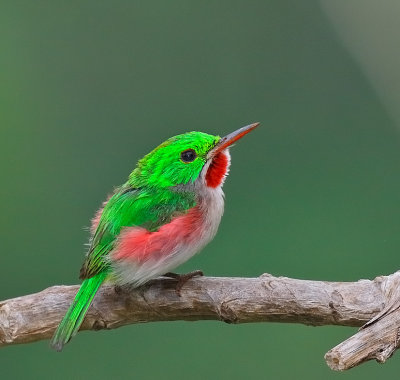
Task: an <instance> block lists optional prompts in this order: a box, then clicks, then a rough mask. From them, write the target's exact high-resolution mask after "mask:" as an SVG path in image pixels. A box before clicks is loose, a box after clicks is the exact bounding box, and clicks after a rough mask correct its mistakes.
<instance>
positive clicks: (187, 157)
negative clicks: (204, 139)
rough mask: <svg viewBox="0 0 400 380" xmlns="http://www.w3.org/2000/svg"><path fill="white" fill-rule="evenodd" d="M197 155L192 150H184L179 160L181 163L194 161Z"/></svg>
mask: <svg viewBox="0 0 400 380" xmlns="http://www.w3.org/2000/svg"><path fill="white" fill-rule="evenodd" d="M196 157H197V154H196V152H195V151H194V150H193V149H186V150H184V151H183V152H182V153H181V160H182V161H183V162H192V161H194V160H195V159H196Z"/></svg>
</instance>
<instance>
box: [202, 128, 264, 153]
mask: <svg viewBox="0 0 400 380" xmlns="http://www.w3.org/2000/svg"><path fill="white" fill-rule="evenodd" d="M259 125H260V123H253V124H250V125H246V126H245V127H242V128H240V129H238V130H237V131H235V132H232V133H230V134H229V135H226V136H225V137H222V138H221V139H220V140H219V141H218V143H217V145H215V147H214V148H212V149H211V150H210V151H209V152H208V158H211V157H215V156H216V155H217V154H218V153H220V152H222V151H223V150H224V149H226V148H228V147H229V146H230V145H232V144H233V143H235V142H236V141H238V140H239V139H241V138H242V137H243V136H244V135H247V134H248V133H249V132H251V131H252V130H253V129H255V128H257V127H258V126H259Z"/></svg>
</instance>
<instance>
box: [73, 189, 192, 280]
mask: <svg viewBox="0 0 400 380" xmlns="http://www.w3.org/2000/svg"><path fill="white" fill-rule="evenodd" d="M194 206H195V198H194V194H193V193H192V192H176V191H172V190H164V191H161V192H160V191H154V190H151V189H134V188H128V189H126V188H125V189H119V190H116V192H115V193H114V195H113V196H112V197H111V198H110V199H109V201H108V202H107V204H106V205H105V207H104V209H103V211H102V213H101V217H100V220H99V223H98V226H97V228H96V231H95V233H94V235H93V238H92V240H91V244H90V248H89V251H88V253H87V255H86V259H85V262H84V263H83V265H82V268H81V271H80V278H82V279H85V278H91V277H93V276H94V275H96V274H97V273H100V272H102V271H104V270H107V269H108V266H109V264H108V261H107V260H105V256H106V255H107V254H108V253H109V252H110V251H111V250H112V249H113V247H114V243H115V241H116V239H117V237H118V235H119V234H120V232H121V230H122V228H123V227H133V226H138V227H142V228H145V229H146V230H148V231H150V232H153V231H157V230H158V229H159V228H160V227H161V226H163V225H164V224H166V223H169V222H170V221H171V220H172V218H174V217H175V216H179V215H182V214H184V213H186V212H187V211H188V210H189V209H190V208H192V207H194Z"/></svg>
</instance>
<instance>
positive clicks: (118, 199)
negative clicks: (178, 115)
mask: <svg viewBox="0 0 400 380" xmlns="http://www.w3.org/2000/svg"><path fill="white" fill-rule="evenodd" d="M258 125H259V123H252V124H250V125H247V126H245V127H242V128H240V129H238V130H236V131H235V132H233V133H230V134H228V135H227V136H225V137H222V138H221V137H219V136H214V135H210V134H207V133H203V132H195V131H193V132H187V133H183V134H180V135H177V136H174V137H171V138H169V139H168V140H166V141H165V142H163V143H162V144H161V145H159V146H158V147H157V148H155V149H154V150H152V151H151V152H150V153H148V154H147V155H146V156H144V157H143V158H142V159H140V160H139V161H138V163H137V165H136V167H135V169H134V170H133V171H132V172H131V173H130V175H129V177H128V180H127V181H126V182H125V183H124V184H123V185H122V186H120V187H117V188H115V190H114V191H113V193H112V194H111V195H110V196H109V198H108V199H107V200H106V201H105V202H104V203H103V204H102V206H101V208H100V209H99V210H98V211H97V212H96V214H95V216H94V217H93V219H92V223H91V228H90V231H91V237H90V240H89V249H88V251H87V254H86V257H85V260H84V263H83V265H82V267H81V270H80V276H79V277H80V279H82V280H83V282H82V284H81V286H80V288H79V290H78V292H77V294H76V296H75V298H74V300H73V302H72V304H71V306H70V307H69V309H68V311H67V313H66V314H65V316H64V318H63V319H62V321H61V322H60V324H59V325H58V327H57V329H56V331H55V333H54V335H53V338H52V340H51V342H50V346H51V347H52V348H53V349H54V350H56V351H61V350H62V349H63V347H64V346H65V344H67V343H68V342H69V341H70V340H71V338H72V337H73V336H74V335H76V333H77V332H78V330H79V328H80V326H81V324H82V322H83V320H84V318H85V315H86V313H87V311H88V309H89V306H90V304H91V303H92V301H93V298H94V296H95V294H96V292H97V291H98V289H99V288H100V286H101V285H102V284H103V283H104V282H106V281H111V282H113V283H114V284H116V286H121V287H122V286H125V285H128V286H129V287H133V288H134V287H139V286H141V285H143V284H145V283H146V282H148V281H149V280H152V279H154V278H157V277H159V276H167V277H173V278H176V279H177V280H178V283H177V293H178V295H180V291H181V288H182V286H183V285H184V283H186V281H188V280H190V279H191V278H192V277H194V276H196V275H202V272H201V271H193V272H191V273H187V274H182V275H178V274H175V273H172V272H171V271H172V270H174V269H175V268H176V267H178V266H179V265H180V264H182V263H184V262H185V261H187V260H188V259H189V258H191V257H192V256H193V255H195V254H196V253H198V252H199V251H201V250H202V249H203V248H204V247H205V246H206V245H207V244H208V243H209V242H210V241H211V240H212V239H213V238H214V236H215V234H216V232H217V230H218V227H219V224H220V221H221V217H222V214H223V211H224V193H223V191H222V186H223V184H224V181H225V178H226V176H227V175H228V172H229V167H230V152H229V149H230V147H231V146H232V144H233V143H235V142H236V141H238V140H239V139H241V138H242V137H243V136H245V135H246V134H248V133H249V132H251V131H253V130H254V129H255V128H256V127H258Z"/></svg>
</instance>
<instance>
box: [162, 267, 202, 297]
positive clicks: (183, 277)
mask: <svg viewBox="0 0 400 380" xmlns="http://www.w3.org/2000/svg"><path fill="white" fill-rule="evenodd" d="M197 276H204V273H203V271H201V270H194V271H193V272H189V273H185V274H178V273H172V272H168V273H165V274H164V277H169V278H174V279H176V280H177V283H176V285H175V293H176V294H177V295H178V296H179V297H180V296H181V289H182V287H183V285H185V284H186V283H187V282H188V281H189V280H190V279H192V278H193V277H197Z"/></svg>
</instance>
